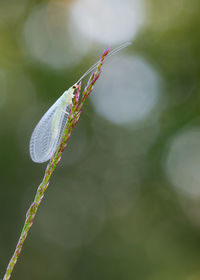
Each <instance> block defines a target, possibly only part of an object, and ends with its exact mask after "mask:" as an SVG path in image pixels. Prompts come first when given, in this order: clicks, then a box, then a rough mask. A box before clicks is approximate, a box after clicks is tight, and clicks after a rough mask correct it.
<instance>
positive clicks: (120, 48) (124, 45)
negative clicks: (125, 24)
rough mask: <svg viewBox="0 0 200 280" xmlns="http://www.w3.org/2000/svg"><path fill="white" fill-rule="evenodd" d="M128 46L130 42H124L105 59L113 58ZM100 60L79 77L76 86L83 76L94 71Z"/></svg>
mask: <svg viewBox="0 0 200 280" xmlns="http://www.w3.org/2000/svg"><path fill="white" fill-rule="evenodd" d="M129 45H131V42H126V43H123V44H122V45H120V46H118V47H116V48H115V49H113V50H112V51H111V52H110V53H109V54H108V56H107V59H108V58H110V57H111V56H113V55H114V54H115V53H117V52H119V51H120V50H122V49H124V48H126V47H128V46H129ZM99 62H100V60H98V61H97V62H96V63H95V64H93V65H92V66H91V67H90V68H89V69H88V70H87V71H86V72H85V73H84V74H83V76H81V77H80V79H79V80H78V81H77V82H76V84H78V83H79V82H80V81H81V80H82V79H83V78H84V77H85V76H87V75H88V74H89V73H91V72H92V71H93V70H95V69H96V68H97V66H98V64H99Z"/></svg>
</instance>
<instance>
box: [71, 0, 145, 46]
mask: <svg viewBox="0 0 200 280" xmlns="http://www.w3.org/2000/svg"><path fill="white" fill-rule="evenodd" d="M143 21H144V2H143V1H142V0H124V1H119V0H118V1H116V0H109V1H107V0H98V1H93V0H78V1H75V2H74V4H73V6H72V10H71V22H72V25H75V26H76V27H77V30H78V31H80V33H82V34H84V35H85V36H86V37H87V38H89V39H92V40H96V41H98V42H101V43H105V44H115V43H120V42H124V41H127V40H128V41H129V40H131V39H132V38H133V37H134V36H135V35H136V34H137V32H138V31H139V29H140V27H141V25H142V23H143Z"/></svg>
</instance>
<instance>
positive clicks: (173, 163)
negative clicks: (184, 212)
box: [165, 127, 200, 197]
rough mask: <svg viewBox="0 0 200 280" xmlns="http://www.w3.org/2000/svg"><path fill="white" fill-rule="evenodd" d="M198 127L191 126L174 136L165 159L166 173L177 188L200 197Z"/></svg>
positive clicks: (199, 137)
mask: <svg viewBox="0 0 200 280" xmlns="http://www.w3.org/2000/svg"><path fill="white" fill-rule="evenodd" d="M199 166H200V128H198V127H191V128H189V129H186V130H184V131H182V132H180V133H179V134H178V135H176V136H174V138H173V139H172V141H171V142H170V144H169V147H168V154H167V156H166V159H165V171H166V174H167V176H168V178H169V180H170V181H171V183H172V184H173V185H174V187H175V188H176V189H177V191H181V192H182V193H185V194H186V195H189V196H193V197H197V196H198V197H200V172H199Z"/></svg>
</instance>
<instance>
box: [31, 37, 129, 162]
mask: <svg viewBox="0 0 200 280" xmlns="http://www.w3.org/2000/svg"><path fill="white" fill-rule="evenodd" d="M130 44H131V43H129V42H127V43H124V44H122V45H120V46H119V47H117V48H115V49H114V50H113V51H112V52H110V54H109V55H108V57H111V56H112V55H113V54H115V53H116V52H118V51H119V50H121V49H123V48H125V47H127V46H128V45H130ZM98 64H99V60H98V61H97V62H96V63H95V64H94V65H93V66H92V67H90V68H89V69H88V70H87V71H86V72H85V73H84V74H83V76H81V78H80V79H79V80H78V81H77V82H76V83H75V84H74V85H73V86H71V87H70V88H69V89H68V90H66V91H65V92H64V93H63V94H62V95H61V96H60V97H59V98H58V100H57V101H56V102H55V103H54V104H53V105H52V106H51V107H50V108H49V109H48V111H47V112H46V113H45V114H44V116H43V117H42V118H41V120H40V121H39V122H38V124H37V125H36V127H35V129H34V131H33V133H32V136H31V140H30V146H29V150H30V156H31V159H32V160H33V161H34V162H37V163H42V162H45V161H48V160H49V159H50V158H51V157H52V156H53V155H54V153H55V152H56V150H57V148H58V145H59V144H60V140H61V137H62V134H63V131H64V129H65V126H66V123H67V119H68V115H69V108H70V105H71V104H72V100H73V98H74V92H75V90H76V88H77V86H78V84H79V82H80V81H81V80H82V79H83V78H84V77H85V76H87V75H88V74H89V73H90V72H92V71H93V70H95V69H96V67H97V66H98Z"/></svg>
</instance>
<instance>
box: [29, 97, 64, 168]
mask: <svg viewBox="0 0 200 280" xmlns="http://www.w3.org/2000/svg"><path fill="white" fill-rule="evenodd" d="M62 98H63V95H62V96H61V97H60V98H59V99H58V100H57V101H56V102H55V103H54V104H53V105H52V106H51V107H50V108H49V110H48V111H47V112H46V113H45V114H44V116H43V117H42V118H41V120H40V121H39V123H38V124H37V125H36V127H35V129H34V131H33V134H32V136H31V140H30V147H29V148H30V156H31V159H32V160H33V161H34V162H38V163H42V162H45V161H48V160H49V159H50V158H51V157H52V156H53V154H54V153H55V152H56V150H57V147H58V145H59V143H60V140H61V137H62V134H63V130H64V128H65V125H66V122H67V119H68V115H67V114H66V113H65V112H64V110H65V108H63V106H62V102H61V101H62ZM60 107H61V108H60ZM55 114H57V116H56V118H58V122H57V127H54V128H53V120H54V118H55Z"/></svg>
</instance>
